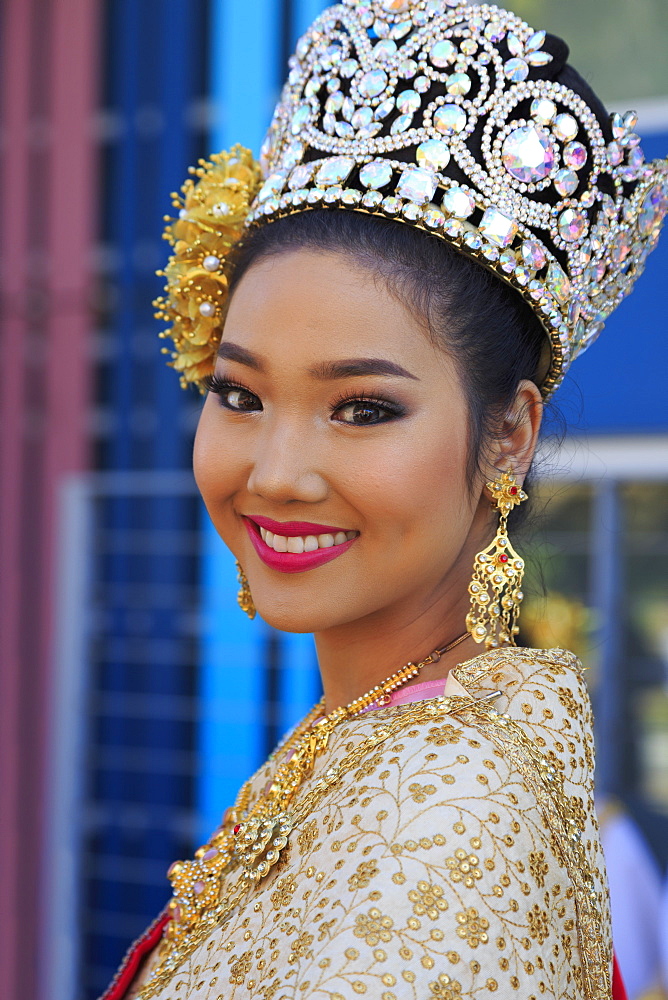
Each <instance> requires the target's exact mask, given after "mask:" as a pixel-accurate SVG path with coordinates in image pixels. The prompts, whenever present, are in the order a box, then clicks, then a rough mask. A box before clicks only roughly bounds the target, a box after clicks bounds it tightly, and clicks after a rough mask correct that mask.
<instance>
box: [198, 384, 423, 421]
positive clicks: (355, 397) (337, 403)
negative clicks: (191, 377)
mask: <svg viewBox="0 0 668 1000" xmlns="http://www.w3.org/2000/svg"><path fill="white" fill-rule="evenodd" d="M204 381H205V387H206V389H207V390H208V391H209V392H213V393H216V395H218V396H220V404H221V406H224V407H225V408H226V409H228V410H231V411H232V412H233V413H244V412H245V413H252V412H253V411H252V410H245V411H244V410H238V409H236V408H235V407H233V406H229V405H228V404H227V403H226V402H225V394H226V393H228V392H231V391H233V390H235V389H236V390H241V391H242V392H247V393H249V395H251V396H255V397H256V398H257V399H259V397H258V396H257V394H256V393H255V392H253V390H252V389H250V388H249V387H248V386H247V385H244V384H243V382H231V381H228V380H227V379H223V378H221V377H220V376H219V375H215V374H213V375H207V377H206V379H205V380H204ZM352 403H368V404H370V405H371V406H377V407H378V408H379V409H382V410H384V411H385V412H386V413H388V414H389V417H387V418H386V419H384V420H379V421H376V423H389V421H390V420H393V419H397V418H399V417H403V416H405V414H406V410H405V408H404V407H403V406H401V405H400V404H398V403H394V402H392V401H391V400H389V399H382V398H381V397H380V396H375V395H373V393H365V392H358V393H354V394H350V393H345V392H343V393H341V395H340V396H337V397H336V398H335V399H334V401H333V402H332V413H336V412H337V410H340V409H342V408H343V407H344V406H350V405H351V404H352ZM340 422H341V423H346V424H350V421H340ZM353 426H355V425H353ZM356 426H365V425H359V424H358V425H356ZM366 426H369V425H366ZM371 426H373V425H371Z"/></svg>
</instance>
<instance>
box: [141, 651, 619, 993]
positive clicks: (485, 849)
mask: <svg viewBox="0 0 668 1000" xmlns="http://www.w3.org/2000/svg"><path fill="white" fill-rule="evenodd" d="M495 692H497V693H498V692H500V694H498V696H496V697H494V693H495ZM281 759H282V755H281V751H280V748H279V751H278V752H276V753H275V754H273V755H272V757H271V758H270V759H269V761H268V762H267V763H266V765H265V766H263V767H262V768H261V769H260V770H259V771H258V772H257V774H256V775H255V776H254V778H253V779H252V781H251V783H250V789H249V793H250V794H249V799H248V806H252V802H253V800H254V799H256V798H257V797H258V796H259V795H260V794H261V792H262V790H263V789H264V788H265V786H266V784H267V782H268V781H269V780H270V779H271V777H272V775H273V773H274V772H275V771H276V768H277V767H278V766H279V765H280V763H281ZM593 769H594V759H593V739H592V731H591V711H590V706H589V699H588V695H587V692H586V688H585V685H584V681H583V678H582V673H581V668H580V665H579V662H578V661H577V659H576V658H575V657H574V656H573V655H572V654H571V653H568V652H565V651H563V650H551V651H540V650H526V649H521V648H520V649H516V648H509V649H501V650H490V651H489V652H486V653H483V654H481V655H480V656H477V657H475V658H474V659H472V660H469V661H467V662H466V663H463V664H461V665H460V666H458V667H456V668H455V669H454V670H453V671H451V672H450V674H449V675H448V678H447V680H446V681H445V682H444V692H443V696H442V697H439V698H431V699H429V700H426V701H419V702H415V703H412V704H409V705H398V706H390V707H387V708H381V709H379V710H376V711H371V712H368V713H367V714H365V715H362V716H360V717H358V718H356V719H353V720H343V721H342V722H341V723H340V725H339V726H338V727H337V728H336V729H335V730H334V732H333V734H332V737H331V739H330V742H329V746H328V748H327V752H326V753H324V754H322V755H320V756H319V757H318V758H317V759H316V761H315V766H314V769H313V772H312V774H311V776H310V777H309V778H308V779H307V780H306V781H305V782H304V784H303V785H302V787H301V788H300V790H299V793H298V796H297V798H296V801H295V802H294V807H293V817H292V820H293V828H292V830H291V832H290V834H289V837H288V838H287V843H286V845H285V847H284V848H283V849H282V850H281V852H280V858H279V860H278V862H277V863H276V864H275V865H274V866H273V867H272V868H271V869H270V871H269V873H268V874H267V875H266V877H264V878H261V879H259V880H258V881H257V882H255V881H252V880H248V879H243V878H241V877H240V864H239V862H232V863H231V864H230V866H229V867H228V869H227V871H226V872H225V875H224V878H223V879H222V882H221V886H220V894H219V896H218V899H217V900H216V901H215V903H214V904H213V905H212V906H211V907H209V908H208V909H207V910H206V911H205V912H204V913H203V914H202V916H201V918H200V920H199V922H198V925H197V928H196V930H195V933H194V934H193V935H192V936H191V937H190V939H189V942H188V945H187V947H186V948H182V951H181V953H180V954H176V955H175V954H173V949H171V951H172V953H171V954H170V948H171V946H170V943H169V941H168V940H165V941H164V942H163V943H162V944H161V945H160V946H159V947H158V948H157V949H156V951H155V953H154V954H153V955H152V956H151V958H150V960H149V962H148V964H147V967H146V968H145V969H144V970H143V972H142V973H141V975H140V977H139V979H138V981H137V982H136V984H135V987H134V989H133V991H132V993H131V996H132V997H133V998H137V1000H148V998H149V997H156V998H159V1000H168V998H170V1000H172V998H173V1000H228V998H241V997H244V998H246V997H251V998H257V1000H260V998H261V1000H293V998H298V997H309V998H312V1000H325V998H326V1000H343V998H346V1000H347V998H349V997H352V996H356V995H365V994H366V995H367V996H369V997H374V998H383V1000H409V998H415V1000H428V998H432V997H437V998H440V1000H459V998H460V997H461V998H463V997H471V998H472V997H479V996H487V994H490V993H494V994H497V995H498V996H499V997H503V998H506V997H508V998H510V997H513V998H522V1000H525V998H530V997H535V998H538V997H543V996H544V997H554V998H559V1000H576V998H577V1000H581V998H586V1000H604V998H605V1000H607V998H609V997H610V993H611V980H610V976H611V960H612V944H611V935H610V920H609V912H608V897H607V887H606V879H605V871H604V864H603V858H602V855H601V849H600V843H599V837H598V830H597V826H596V820H595V816H594V811H593V788H592V775H593ZM166 956H169V961H168V962H166V961H165V958H166Z"/></svg>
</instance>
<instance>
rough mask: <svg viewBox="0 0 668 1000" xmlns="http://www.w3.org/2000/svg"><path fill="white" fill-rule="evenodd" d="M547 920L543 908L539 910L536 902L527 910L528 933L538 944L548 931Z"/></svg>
mask: <svg viewBox="0 0 668 1000" xmlns="http://www.w3.org/2000/svg"><path fill="white" fill-rule="evenodd" d="M547 920H548V918H547V913H546V912H545V910H541V908H540V907H539V905H538V903H534V905H533V907H532V908H531V910H530V911H529V934H530V935H531V937H532V938H535V939H536V940H537V941H538V944H542V943H543V941H544V940H545V938H546V937H547V936H548V934H549V933H550V930H549V927H548V923H547Z"/></svg>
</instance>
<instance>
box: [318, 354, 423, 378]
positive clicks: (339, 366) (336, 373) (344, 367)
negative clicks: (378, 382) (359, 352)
mask: <svg viewBox="0 0 668 1000" xmlns="http://www.w3.org/2000/svg"><path fill="white" fill-rule="evenodd" d="M309 373H310V374H311V375H313V377H314V378H318V379H336V378H351V377H355V376H361V377H364V376H365V375H390V376H392V375H394V376H399V377H400V378H412V379H414V380H415V381H416V382H419V381H420V379H419V378H418V377H417V375H411V373H410V372H409V371H406V369H405V368H402V367H401V365H398V364H396V362H394V361H386V360H385V359H384V358H345V359H343V360H342V361H323V362H322V364H319V365H316V366H315V368H310V369H309Z"/></svg>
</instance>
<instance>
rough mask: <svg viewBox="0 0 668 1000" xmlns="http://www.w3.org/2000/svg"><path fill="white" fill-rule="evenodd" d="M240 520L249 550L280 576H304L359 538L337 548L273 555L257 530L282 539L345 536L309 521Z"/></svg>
mask: <svg viewBox="0 0 668 1000" xmlns="http://www.w3.org/2000/svg"><path fill="white" fill-rule="evenodd" d="M243 521H244V524H245V525H246V531H247V532H248V535H249V537H250V540H251V542H252V544H253V548H254V549H255V551H256V552H257V554H258V555H259V557H260V559H261V560H262V562H263V563H264V564H265V565H266V566H269V568H270V569H275V570H278V571H279V572H280V573H304V572H305V571H306V570H309V569H315V568H316V567H317V566H322V565H324V564H325V563H328V562H331V561H332V559H336V558H337V556H340V555H343V553H344V552H347V551H348V549H349V548H350V546H351V545H352V544H353V543H354V542H355V541H356V540H357V538H358V537H359V536H358V535H355V537H354V538H349V539H347V540H346V541H345V542H341V543H340V544H338V545H336V544H334V545H330V546H328V547H327V548H317V549H315V550H313V551H312V552H277V551H276V550H275V549H274V548H273V547H272V546H271V545H268V544H267V543H266V542H265V540H264V539H263V538H262V534H261V533H260V528H263V529H264V530H265V531H269V532H271V533H272V534H274V535H280V536H282V537H283V538H297V537H302V538H306V537H307V536H309V535H311V536H313V535H314V536H316V537H317V536H318V535H332V536H335V535H337V534H339V532H342V531H343V532H344V533H346V529H345V528H337V527H334V526H332V525H329V524H314V523H313V522H311V521H273V520H272V519H271V518H269V517H252V518H251V517H244V518H243Z"/></svg>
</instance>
